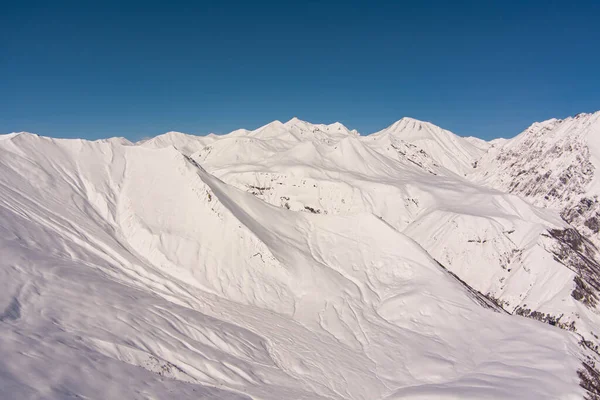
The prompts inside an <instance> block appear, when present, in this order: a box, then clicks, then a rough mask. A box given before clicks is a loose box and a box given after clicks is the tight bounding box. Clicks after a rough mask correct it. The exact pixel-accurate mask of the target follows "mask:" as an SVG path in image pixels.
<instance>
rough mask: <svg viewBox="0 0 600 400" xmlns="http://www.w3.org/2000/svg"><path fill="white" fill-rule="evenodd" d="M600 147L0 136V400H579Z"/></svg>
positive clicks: (577, 133) (539, 137)
mask: <svg viewBox="0 0 600 400" xmlns="http://www.w3.org/2000/svg"><path fill="white" fill-rule="evenodd" d="M599 130H600V113H596V114H588V115H580V116H577V117H574V118H570V119H567V120H565V121H557V120H551V121H547V122H544V123H541V124H534V125H533V126H532V127H531V128H529V129H528V130H526V131H525V132H523V133H522V134H521V135H519V136H517V137H515V138H514V139H510V140H504V141H502V140H501V141H499V140H496V141H492V142H485V141H482V140H480V139H476V138H462V137H459V136H456V135H454V134H453V133H451V132H449V131H446V130H443V129H441V128H439V127H436V126H435V125H433V124H430V123H426V122H421V121H417V120H414V119H410V118H404V119H402V120H400V121H398V122H396V123H394V124H392V125H391V126H390V127H388V128H386V129H384V130H382V131H380V132H377V133H375V134H372V135H368V136H360V135H359V134H358V133H357V132H356V131H352V130H349V129H347V128H346V127H344V126H343V125H342V124H340V123H335V124H331V125H322V124H321V125H317V124H311V123H308V122H305V121H301V120H298V119H296V118H294V119H292V120H290V121H288V122H286V123H281V122H279V121H274V122H272V123H270V124H268V125H266V126H264V127H261V128H259V129H256V130H254V131H247V130H238V131H234V132H232V133H230V134H227V135H220V136H218V135H209V136H206V137H196V136H191V135H186V134H183V133H178V132H169V133H167V134H165V135H161V136H158V137H156V138H153V139H149V140H145V141H143V142H139V143H130V142H128V141H127V140H125V139H122V138H114V139H107V140H100V141H94V142H90V141H85V140H73V139H69V140H67V139H52V138H46V137H40V136H37V135H34V134H29V133H15V134H9V135H1V136H0V220H1V221H2V224H0V248H1V254H2V257H0V274H1V276H0V285H2V288H1V290H0V354H1V357H0V398H6V399H15V398H32V399H34V398H35V399H41V398H44V399H64V398H102V399H108V398H114V399H117V398H131V399H137V398H139V399H146V398H147V399H150V398H165V399H166V398H178V399H185V398H190V399H191V398H194V399H198V398H206V399H330V400H331V399H386V400H392V399H432V398H436V399H438V398H439V399H514V398H527V399H548V398H556V399H580V398H582V397H583V396H586V395H587V396H591V395H592V394H593V393H592V392H593V388H592V389H589V390H591V391H589V392H586V390H585V389H584V388H583V387H582V386H581V385H582V379H583V378H582V372H581V371H582V365H583V364H582V363H583V362H586V363H587V364H585V365H588V366H590V365H591V367H589V368H591V369H586V368H587V367H585V368H583V370H584V371H592V372H593V371H594V368H593V362H594V361H593V360H595V359H597V354H596V353H595V352H594V349H596V351H597V347H596V346H597V345H598V344H600V341H599V340H598V337H597V336H596V335H597V334H598V332H600V318H599V317H598V309H597V303H598V299H599V298H600V297H599V296H600V295H599V294H598V293H599V290H600V275H599V273H600V264H599V262H600V257H599V256H598V251H597V249H596V246H597V245H598V244H599V242H600V241H599V240H598V236H597V234H598V228H595V225H594V222H593V218H596V216H597V215H598V209H597V208H596V203H597V195H598V193H599V192H600V187H599V185H600V184H598V183H597V177H596V175H595V171H596V170H597V166H598V164H597V163H598V160H599V159H600V142H598V140H599V139H598V138H599V137H600V136H598V133H599V132H598V131H599ZM521 171H525V172H521ZM540 176H541V177H543V178H539V179H538V177H540ZM551 193H554V194H551ZM588 200H589V201H591V203H590V204H589V206H588ZM581 204H583V206H581ZM577 207H582V210H581V212H580V211H579V208H577ZM598 217H599V218H600V216H598ZM590 221H592V222H590ZM524 317H529V318H524ZM561 328H562V329H561ZM592 372H589V373H592ZM590 398H593V397H590Z"/></svg>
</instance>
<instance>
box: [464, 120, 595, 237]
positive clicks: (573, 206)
mask: <svg viewBox="0 0 600 400" xmlns="http://www.w3.org/2000/svg"><path fill="white" fill-rule="evenodd" d="M599 162H600V112H597V113H595V114H579V115H577V116H575V117H571V118H567V119H565V120H557V119H551V120H548V121H545V122H541V123H535V124H533V125H532V126H530V127H529V128H528V129H526V130H525V131H524V132H522V133H521V134H520V135H518V136H517V137H515V138H514V139H511V140H509V141H507V142H505V143H504V144H502V145H501V146H497V147H493V148H492V149H490V150H489V151H488V153H487V154H486V155H485V156H484V157H482V159H481V160H480V161H479V162H478V164H477V168H476V171H477V172H476V173H475V174H474V175H473V176H472V179H473V180H475V181H477V182H482V183H484V184H486V185H488V186H491V187H494V188H498V189H500V190H503V191H507V192H511V193H515V194H518V195H520V196H523V197H525V198H527V199H529V200H530V201H531V202H532V203H533V204H535V205H538V206H542V207H549V208H553V209H556V210H559V211H560V212H561V215H562V216H563V218H564V219H565V220H566V221H568V222H569V223H571V224H573V225H574V226H575V227H576V228H577V229H579V230H580V231H581V232H584V233H585V234H586V235H587V236H588V237H589V238H590V239H591V240H592V241H593V242H594V243H595V244H596V245H599V244H600V236H599V235H598V233H599V232H600V207H599V205H598V195H599V194H600V181H598V174H597V170H598V167H600V164H599Z"/></svg>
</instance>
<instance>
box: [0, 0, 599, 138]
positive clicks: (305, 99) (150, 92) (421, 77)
mask: <svg viewBox="0 0 600 400" xmlns="http://www.w3.org/2000/svg"><path fill="white" fill-rule="evenodd" d="M390 3H391V4H390ZM599 49H600V1H597V0H595V1H571V2H566V1H560V2H559V1H552V0H548V1H527V0H523V1H452V2H450V1H411V2H408V1H394V2H392V1H386V2H374V1H370V2H368V1H352V0H348V1H345V2H342V1H339V2H331V1H324V2H319V1H302V2H287V1H281V2H259V1H257V2H251V1H240V2H236V1H212V2H203V1H197V2H191V1H190V2H182V1H176V0H174V1H168V2H167V1H163V2H156V1H144V2H138V1H123V2H111V1H105V2H87V1H80V2H61V1H55V2H50V1H44V2H35V1H34V2H25V1H15V2H8V1H6V0H5V1H2V12H0V77H1V78H0V93H1V96H0V132H2V133H8V132H12V131H23V130H24V131H30V132H35V133H38V134H41V135H47V136H56V137H83V138H88V139H97V138H102V137H109V136H125V137H127V138H129V139H132V140H137V139H140V138H142V137H145V136H153V135H156V134H159V133H163V132H166V131H169V130H178V131H182V132H188V133H195V134H206V133H209V132H216V133H226V132H229V131H231V130H234V129H236V128H240V127H245V128H256V127H258V126H260V125H263V124H265V123H268V122H270V121H272V120H275V119H279V120H282V121H285V120H288V119H290V118H291V117H293V116H297V117H298V118H300V119H304V120H308V121H311V122H324V123H330V122H334V121H340V122H342V123H344V124H345V125H347V126H348V127H349V128H354V129H358V130H359V131H360V132H361V133H370V132H373V131H376V130H378V129H381V128H384V127H385V126H387V125H389V124H391V123H392V122H394V121H396V120H398V119H400V118H401V117H404V116H409V117H413V118H418V119H422V120H426V121H431V122H433V123H435V124H437V125H440V126H442V127H444V128H446V129H450V130H452V131H454V132H456V133H458V134H461V135H465V136H466V135H473V136H479V137H482V138H485V139H489V138H493V137H498V136H505V137H506V136H512V135H515V134H517V133H518V132H520V131H521V130H523V129H524V128H526V127H527V126H528V125H529V124H530V123H532V122H534V121H536V120H544V119H548V118H552V117H557V118H562V117H566V116H569V115H574V114H577V113H579V112H593V111H597V110H599V109H600V50H599Z"/></svg>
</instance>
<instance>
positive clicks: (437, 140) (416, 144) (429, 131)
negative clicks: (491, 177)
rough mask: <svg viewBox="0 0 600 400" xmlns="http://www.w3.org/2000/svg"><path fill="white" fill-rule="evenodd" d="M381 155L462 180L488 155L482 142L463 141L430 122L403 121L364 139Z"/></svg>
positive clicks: (410, 119)
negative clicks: (484, 155) (442, 171)
mask: <svg viewBox="0 0 600 400" xmlns="http://www.w3.org/2000/svg"><path fill="white" fill-rule="evenodd" d="M364 140H365V141H366V142H367V143H368V144H369V145H370V146H372V147H373V148H375V149H377V150H378V151H380V152H382V153H384V154H386V155H388V156H391V157H394V156H395V157H396V158H401V159H404V158H408V159H409V160H410V161H412V162H414V163H415V164H417V165H420V166H422V167H423V168H425V169H427V170H429V171H430V172H432V173H440V171H441V170H440V168H443V169H445V170H447V171H450V172H453V173H455V174H458V175H461V176H463V175H464V174H466V173H468V172H470V171H471V170H472V168H473V162H475V161H476V160H477V159H479V158H480V157H481V156H482V155H483V154H484V152H485V150H486V149H485V146H483V145H482V144H481V142H477V143H474V141H473V140H472V139H471V140H469V139H466V138H461V137H459V136H457V135H455V134H453V133H452V132H450V131H447V130H444V129H442V128H440V127H438V126H435V125H433V124H431V123H428V122H423V121H418V120H415V119H412V118H403V119H401V120H399V121H397V122H395V123H394V124H392V125H390V126H389V127H387V128H385V129H383V130H381V131H379V132H376V133H374V134H372V135H369V136H367V137H366V138H365V139H364Z"/></svg>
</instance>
